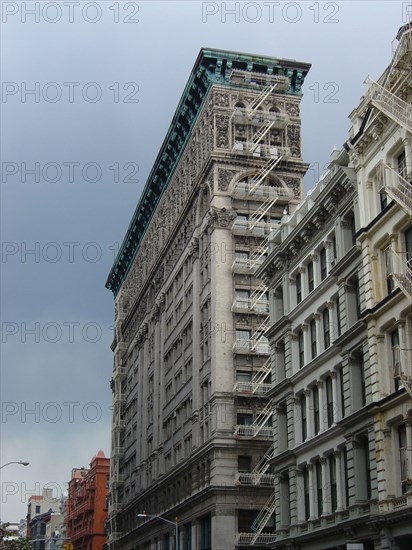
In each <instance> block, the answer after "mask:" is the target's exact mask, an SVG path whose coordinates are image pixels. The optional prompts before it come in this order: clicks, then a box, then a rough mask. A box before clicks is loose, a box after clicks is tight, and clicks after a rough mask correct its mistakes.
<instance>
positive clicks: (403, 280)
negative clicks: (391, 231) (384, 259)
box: [388, 249, 412, 301]
mask: <svg viewBox="0 0 412 550" xmlns="http://www.w3.org/2000/svg"><path fill="white" fill-rule="evenodd" d="M388 252H389V258H388V264H389V265H390V266H391V267H390V268H389V270H390V272H391V275H392V277H393V278H394V279H395V281H396V282H397V283H398V285H399V287H400V288H401V289H402V290H403V292H404V293H405V294H406V295H407V296H408V298H409V299H410V300H411V301H412V253H410V252H396V251H395V250H393V249H389V251H388Z"/></svg>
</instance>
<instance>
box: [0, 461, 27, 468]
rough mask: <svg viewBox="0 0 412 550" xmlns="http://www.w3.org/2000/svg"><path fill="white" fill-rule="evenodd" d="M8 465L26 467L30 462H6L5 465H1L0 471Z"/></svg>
mask: <svg viewBox="0 0 412 550" xmlns="http://www.w3.org/2000/svg"><path fill="white" fill-rule="evenodd" d="M9 464H21V465H22V466H28V465H29V464H30V462H24V461H23V460H18V461H17V460H12V461H11V462H6V464H3V466H0V470H1V469H2V468H5V467H6V466H8V465H9Z"/></svg>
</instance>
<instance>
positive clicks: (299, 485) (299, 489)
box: [296, 468, 305, 523]
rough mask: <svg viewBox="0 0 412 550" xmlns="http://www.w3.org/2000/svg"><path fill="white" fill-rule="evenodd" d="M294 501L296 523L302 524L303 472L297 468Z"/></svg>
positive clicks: (303, 510) (303, 519) (303, 518)
mask: <svg viewBox="0 0 412 550" xmlns="http://www.w3.org/2000/svg"><path fill="white" fill-rule="evenodd" d="M296 500H297V518H298V523H302V522H304V521H305V485H304V481H303V471H302V470H300V469H299V468H297V469H296Z"/></svg>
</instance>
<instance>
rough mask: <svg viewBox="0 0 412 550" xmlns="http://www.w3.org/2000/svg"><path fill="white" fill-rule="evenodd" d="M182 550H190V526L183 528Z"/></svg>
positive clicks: (188, 524)
mask: <svg viewBox="0 0 412 550" xmlns="http://www.w3.org/2000/svg"><path fill="white" fill-rule="evenodd" d="M183 550H192V524H191V523H186V525H185V526H184V527H183Z"/></svg>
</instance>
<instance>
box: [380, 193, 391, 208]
mask: <svg viewBox="0 0 412 550" xmlns="http://www.w3.org/2000/svg"><path fill="white" fill-rule="evenodd" d="M379 202H380V205H381V211H382V210H384V209H385V208H386V207H387V206H388V202H389V201H388V195H387V194H386V193H385V192H384V191H383V190H382V191H381V192H380V193H379Z"/></svg>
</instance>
